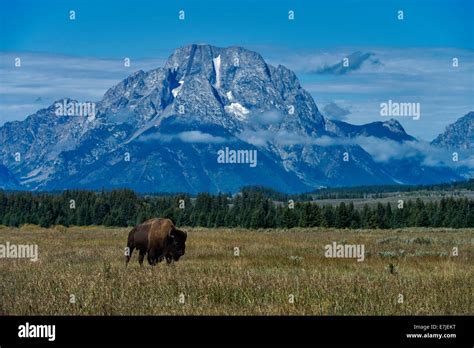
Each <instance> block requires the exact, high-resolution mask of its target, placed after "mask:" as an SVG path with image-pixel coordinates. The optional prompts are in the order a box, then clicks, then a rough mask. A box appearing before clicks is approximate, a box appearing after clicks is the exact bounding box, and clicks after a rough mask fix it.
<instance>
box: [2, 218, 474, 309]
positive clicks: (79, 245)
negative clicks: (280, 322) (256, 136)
mask: <svg viewBox="0 0 474 348" xmlns="http://www.w3.org/2000/svg"><path fill="white" fill-rule="evenodd" d="M184 229H185V230H187V231H188V241H187V244H186V255H185V256H184V257H183V258H181V260H180V261H179V262H177V263H175V265H173V266H168V265H166V264H165V263H160V264H158V266H156V267H151V266H149V265H148V263H147V262H146V259H145V263H144V266H143V267H139V265H138V259H137V258H138V255H137V253H136V251H135V252H134V254H133V257H132V260H131V261H130V264H129V266H128V267H127V268H126V267H125V262H124V257H123V253H124V247H125V246H126V239H127V235H128V232H129V230H130V228H106V227H102V226H97V227H70V228H65V227H54V228H49V229H43V228H40V227H37V226H33V225H24V226H22V227H20V228H10V227H0V244H5V243H6V242H7V241H8V242H10V244H38V251H39V260H38V261H37V262H31V261H30V260H28V259H6V258H2V259H0V314H2V315H163V314H164V315H300V314H301V315H410V314H412V315H424V314H427V315H447V314H474V304H473V289H474V267H473V254H474V251H473V240H474V231H473V230H472V229H471V230H469V229H459V230H450V229H423V228H413V229H402V230H335V229H332V230H327V229H320V228H319V229H316V228H314V229H302V228H297V229H290V230H241V229H233V230H232V229H226V228H223V229H204V228H189V229H186V228H184ZM334 241H335V242H337V243H347V244H364V245H365V254H366V255H365V260H364V261H363V262H357V260H356V259H347V258H346V259H330V258H326V257H325V256H324V246H325V245H326V244H331V243H332V242H334ZM235 247H238V248H239V251H240V255H239V256H235V254H234V253H235V251H236V250H235V249H234V248H235ZM453 247H458V249H459V256H452V255H451V253H452V248H453ZM400 294H401V295H402V296H400ZM71 295H73V296H71ZM293 297H294V303H291V302H292V301H291V299H292V298H293ZM401 297H403V301H401ZM74 300H75V301H74ZM183 300H184V301H183ZM71 302H75V303H71ZM183 302H184V303H183ZM400 302H402V303H400Z"/></svg>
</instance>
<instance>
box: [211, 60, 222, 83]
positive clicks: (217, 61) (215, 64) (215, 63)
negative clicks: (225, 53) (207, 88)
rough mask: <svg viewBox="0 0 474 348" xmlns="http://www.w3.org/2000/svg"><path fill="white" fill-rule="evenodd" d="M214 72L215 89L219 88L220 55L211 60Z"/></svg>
mask: <svg viewBox="0 0 474 348" xmlns="http://www.w3.org/2000/svg"><path fill="white" fill-rule="evenodd" d="M212 62H213V63H214V70H215V71H216V88H221V55H220V54H219V55H218V56H217V57H216V58H214V59H212Z"/></svg>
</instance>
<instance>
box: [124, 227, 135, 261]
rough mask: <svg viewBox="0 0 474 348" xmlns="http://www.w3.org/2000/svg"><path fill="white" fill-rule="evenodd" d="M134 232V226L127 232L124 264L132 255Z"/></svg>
mask: <svg viewBox="0 0 474 348" xmlns="http://www.w3.org/2000/svg"><path fill="white" fill-rule="evenodd" d="M134 232H135V228H134V229H133V230H131V231H130V233H129V234H128V241H127V247H126V248H125V266H127V265H128V262H129V261H130V258H131V257H132V253H133V249H135V243H134V241H133V235H134Z"/></svg>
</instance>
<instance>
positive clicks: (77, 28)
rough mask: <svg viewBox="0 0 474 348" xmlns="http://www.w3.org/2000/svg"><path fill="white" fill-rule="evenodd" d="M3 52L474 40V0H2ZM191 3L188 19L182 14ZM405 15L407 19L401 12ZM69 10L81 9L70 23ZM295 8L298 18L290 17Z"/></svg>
mask: <svg viewBox="0 0 474 348" xmlns="http://www.w3.org/2000/svg"><path fill="white" fill-rule="evenodd" d="M0 2H1V14H0V16H1V23H2V33H3V34H2V40H1V46H0V49H1V50H2V51H33V52H47V53H57V54H68V55H83V56H96V57H108V58H113V57H116V58H117V57H122V56H124V55H131V53H132V52H133V55H134V56H135V57H136V58H144V57H150V56H156V55H159V54H162V52H163V51H170V50H171V49H173V48H175V47H177V46H181V45H183V44H188V43H196V42H207V43H212V44H215V45H218V46H228V45H232V44H236V45H246V46H252V47H258V46H267V45H269V46H281V47H285V48H288V47H291V48H321V47H324V48H328V47H334V46H340V45H345V46H369V45H370V46H390V47H393V46H396V47H409V46H416V47H422V46H423V47H425V46H431V47H454V48H469V49H473V48H474V41H473V30H472V26H473V24H472V18H473V11H474V2H473V1H470V0H462V1H461V0H406V1H400V0H364V1H360V0H359V1H357V0H338V1H315V0H313V1H310V0H307V1H302V0H285V1H283V0H280V1H278V0H260V1H255V0H254V1H251V0H238V1H237V0H235V1H222V0H199V1H197V0H178V1H157V0H133V1H131V0H127V1H120V0H101V1H97V0H68V1H64V0H42V1H34V0H14V1H8V0H1V1H0ZM180 9H183V10H185V12H186V20H185V21H179V20H178V11H179V10H180ZM400 9H401V10H403V11H404V16H405V19H404V20H403V21H398V20H397V11H398V10H400ZM69 10H75V11H76V20H75V21H70V20H69V17H68V13H69ZM289 10H294V11H295V20H294V21H292V22H290V21H288V19H287V13H288V11H289Z"/></svg>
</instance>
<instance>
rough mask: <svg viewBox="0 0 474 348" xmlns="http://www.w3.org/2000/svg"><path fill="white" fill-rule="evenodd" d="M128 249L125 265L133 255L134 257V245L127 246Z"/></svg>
mask: <svg viewBox="0 0 474 348" xmlns="http://www.w3.org/2000/svg"><path fill="white" fill-rule="evenodd" d="M127 248H128V249H127V251H126V254H125V266H127V265H128V261H130V259H131V257H132V253H133V249H134V247H133V245H132V246H130V245H129V246H127Z"/></svg>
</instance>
